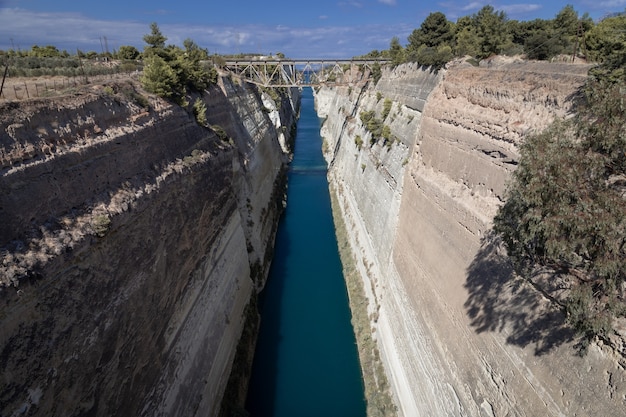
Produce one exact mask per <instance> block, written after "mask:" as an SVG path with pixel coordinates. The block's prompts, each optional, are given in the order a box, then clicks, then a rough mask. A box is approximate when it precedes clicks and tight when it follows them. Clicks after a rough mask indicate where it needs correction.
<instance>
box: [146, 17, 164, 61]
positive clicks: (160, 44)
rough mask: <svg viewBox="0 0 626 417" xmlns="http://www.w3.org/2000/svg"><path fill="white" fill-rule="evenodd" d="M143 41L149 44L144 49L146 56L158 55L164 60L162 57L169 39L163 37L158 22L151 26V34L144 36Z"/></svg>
mask: <svg viewBox="0 0 626 417" xmlns="http://www.w3.org/2000/svg"><path fill="white" fill-rule="evenodd" d="M143 41H144V42H145V43H147V45H146V46H145V47H144V53H145V54H146V55H151V54H157V55H159V56H161V57H162V58H163V56H162V55H163V51H164V50H165V41H167V38H166V37H165V36H163V34H162V33H161V29H159V26H158V25H157V24H156V22H152V23H151V24H150V34H148V35H144V37H143Z"/></svg>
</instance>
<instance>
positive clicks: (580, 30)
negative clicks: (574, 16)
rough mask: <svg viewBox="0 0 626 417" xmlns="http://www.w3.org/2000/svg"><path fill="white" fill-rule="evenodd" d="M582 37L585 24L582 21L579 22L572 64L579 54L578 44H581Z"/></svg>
mask: <svg viewBox="0 0 626 417" xmlns="http://www.w3.org/2000/svg"><path fill="white" fill-rule="evenodd" d="M581 36H583V22H582V20H579V21H578V30H577V31H576V42H575V43H574V53H573V54H572V62H574V61H575V60H576V53H577V52H578V43H579V42H580V38H581ZM583 39H584V38H583Z"/></svg>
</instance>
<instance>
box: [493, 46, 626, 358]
mask: <svg viewBox="0 0 626 417" xmlns="http://www.w3.org/2000/svg"><path fill="white" fill-rule="evenodd" d="M625 68H626V48H624V49H621V50H620V49H617V50H615V51H614V52H613V53H612V54H611V55H610V56H607V57H606V59H605V63H604V64H603V65H601V66H599V67H598V68H596V69H594V70H593V71H592V72H591V75H590V77H589V79H588V82H587V84H586V85H585V86H584V88H583V89H582V91H581V93H582V94H581V95H582V96H581V100H580V101H581V103H580V106H579V108H578V112H577V115H576V116H575V117H574V118H572V119H569V120H560V121H556V122H555V123H554V124H553V125H552V126H551V127H550V128H549V129H547V130H546V131H544V132H543V133H540V134H536V135H533V136H531V137H529V138H527V139H526V141H525V143H524V144H523V145H522V147H521V158H520V161H519V166H518V168H517V170H516V171H515V172H514V174H513V178H512V182H511V183H510V184H509V187H508V191H507V198H506V202H505V204H504V205H503V206H502V207H501V208H500V209H499V212H498V214H497V215H496V217H495V219H494V229H495V231H496V232H497V233H498V234H499V235H500V236H501V237H502V238H503V241H504V244H505V246H506V248H507V251H508V254H509V256H510V258H511V259H512V261H513V263H514V266H515V267H516V269H517V271H518V272H519V273H520V274H521V275H528V274H529V273H531V272H532V271H533V270H534V269H535V268H536V267H537V266H547V267H549V268H551V269H552V270H554V271H559V272H564V273H566V274H567V275H569V276H570V277H571V286H570V290H569V296H568V297H567V298H566V299H565V301H564V308H565V311H566V313H567V318H568V321H569V322H570V324H571V325H572V326H573V327H574V329H575V330H576V331H577V332H578V333H579V334H580V335H581V336H582V339H581V343H580V344H579V346H580V348H581V352H584V350H585V349H586V347H587V345H588V343H589V342H590V341H591V340H592V339H593V338H594V337H596V336H608V335H609V333H610V332H611V331H612V323H613V320H614V318H615V317H619V316H624V315H626V300H625V299H624V296H625V290H626V156H625V150H626V87H624V86H625V85H626V73H625V72H624V69H625Z"/></svg>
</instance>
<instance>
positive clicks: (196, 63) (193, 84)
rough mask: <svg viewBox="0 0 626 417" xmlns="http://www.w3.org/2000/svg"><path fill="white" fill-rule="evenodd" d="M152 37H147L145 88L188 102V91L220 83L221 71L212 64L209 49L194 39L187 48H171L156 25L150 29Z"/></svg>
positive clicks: (143, 79) (188, 41)
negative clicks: (218, 72)
mask: <svg viewBox="0 0 626 417" xmlns="http://www.w3.org/2000/svg"><path fill="white" fill-rule="evenodd" d="M150 28H151V33H150V34H149V35H145V36H144V41H145V42H146V43H147V45H146V47H145V48H144V56H145V57H146V59H145V68H144V74H143V77H142V83H143V85H144V88H145V89H146V90H148V91H150V92H152V93H155V94H157V95H158V96H160V97H164V98H173V99H175V100H176V101H177V102H179V103H182V102H184V101H185V100H184V96H185V95H186V94H187V92H188V91H194V90H195V91H202V90H204V89H206V88H207V87H208V86H209V85H211V84H214V83H215V82H217V71H216V70H215V68H214V67H213V66H212V65H209V64H205V63H204V62H208V59H209V55H208V51H207V50H206V49H203V48H200V47H199V46H198V45H197V44H196V43H195V42H194V41H192V40H191V39H185V41H184V42H183V45H184V48H185V49H181V48H179V47H176V46H173V45H170V46H167V47H165V41H166V40H167V38H166V37H165V36H163V34H162V33H161V31H160V30H159V27H158V26H157V24H156V23H152V24H151V25H150Z"/></svg>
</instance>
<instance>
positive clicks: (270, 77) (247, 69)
mask: <svg viewBox="0 0 626 417" xmlns="http://www.w3.org/2000/svg"><path fill="white" fill-rule="evenodd" d="M389 62H390V61H389V60H386V59H376V58H374V59H281V58H276V59H273V58H268V59H261V58H256V59H255V58H246V59H231V60H227V61H226V63H225V65H224V68H225V69H226V70H228V71H230V73H231V74H233V75H234V76H236V77H238V78H240V79H243V80H245V81H247V82H251V83H253V84H257V85H260V86H263V87H317V86H320V85H350V84H354V83H357V82H365V81H367V80H368V79H369V78H370V77H371V73H372V68H373V66H374V65H384V64H388V63H389ZM356 69H360V70H361V71H360V73H361V75H362V78H360V79H358V80H354V79H351V80H348V79H347V77H346V72H349V73H350V74H354V73H355V70H356Z"/></svg>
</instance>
